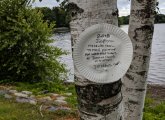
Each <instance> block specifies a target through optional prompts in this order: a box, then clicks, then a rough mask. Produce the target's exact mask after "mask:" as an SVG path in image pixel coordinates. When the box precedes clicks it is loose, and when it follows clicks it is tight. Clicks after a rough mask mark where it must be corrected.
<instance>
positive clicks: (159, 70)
mask: <svg viewBox="0 0 165 120" xmlns="http://www.w3.org/2000/svg"><path fill="white" fill-rule="evenodd" d="M121 28H122V29H123V30H124V31H125V32H127V31H128V25H125V26H122V27H121ZM164 29H165V24H156V25H155V32H154V37H153V43H152V53H151V61H150V68H149V74H148V82H149V83H154V84H165V39H164V35H165V30H164ZM53 39H55V40H56V42H55V43H54V45H55V46H58V47H60V48H62V49H63V50H66V51H68V52H70V54H68V55H65V56H62V57H61V58H60V61H61V62H63V63H65V64H66V65H67V69H68V70H69V71H70V72H69V73H68V80H69V81H73V78H74V77H73V74H74V70H73V61H72V55H71V41H70V33H58V34H55V35H54V36H53Z"/></svg>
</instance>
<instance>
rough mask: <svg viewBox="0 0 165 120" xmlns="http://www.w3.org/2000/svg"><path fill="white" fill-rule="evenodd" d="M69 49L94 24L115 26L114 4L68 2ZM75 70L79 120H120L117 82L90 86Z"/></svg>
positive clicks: (104, 1) (107, 1)
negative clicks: (69, 18)
mask: <svg viewBox="0 0 165 120" xmlns="http://www.w3.org/2000/svg"><path fill="white" fill-rule="evenodd" d="M69 7H70V9H71V11H72V12H71V16H72V21H71V23H70V28H71V40H72V48H73V46H74V44H75V43H76V41H77V39H78V37H79V35H80V33H81V32H82V31H84V30H85V29H86V28H87V27H90V26H91V25H94V24H98V23H109V24H113V25H116V26H117V25H118V20H117V16H118V10H117V1H116V0H70V1H69ZM74 68H75V86H76V92H77V97H78V109H79V113H80V119H81V120H121V119H122V115H121V113H122V112H121V110H122V109H121V107H122V105H121V101H122V94H121V86H122V83H121V80H119V81H117V82H115V83H109V84H97V83H93V82H90V81H89V80H87V79H86V78H84V77H83V76H81V74H80V73H79V72H78V71H77V69H76V67H74Z"/></svg>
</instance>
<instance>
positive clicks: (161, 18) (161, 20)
mask: <svg viewBox="0 0 165 120" xmlns="http://www.w3.org/2000/svg"><path fill="white" fill-rule="evenodd" d="M155 23H165V15H164V14H157V15H156V16H155Z"/></svg>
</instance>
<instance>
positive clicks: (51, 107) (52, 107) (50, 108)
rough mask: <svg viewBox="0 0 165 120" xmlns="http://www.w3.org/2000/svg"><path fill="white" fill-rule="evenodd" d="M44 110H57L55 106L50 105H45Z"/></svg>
mask: <svg viewBox="0 0 165 120" xmlns="http://www.w3.org/2000/svg"><path fill="white" fill-rule="evenodd" d="M46 110H48V111H50V112H54V111H57V108H56V107H54V106H50V107H47V108H46Z"/></svg>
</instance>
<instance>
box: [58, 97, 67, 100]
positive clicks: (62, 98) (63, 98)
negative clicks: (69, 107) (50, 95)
mask: <svg viewBox="0 0 165 120" xmlns="http://www.w3.org/2000/svg"><path fill="white" fill-rule="evenodd" d="M56 99H57V100H65V99H66V97H64V96H59V97H57V98H56Z"/></svg>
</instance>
